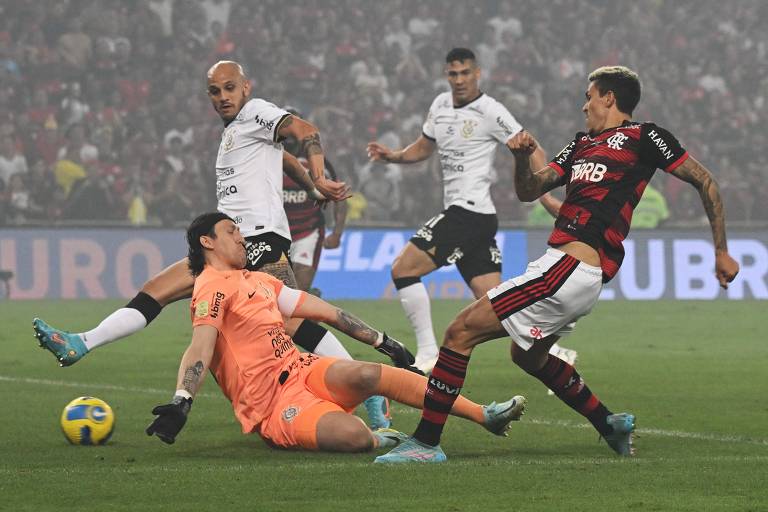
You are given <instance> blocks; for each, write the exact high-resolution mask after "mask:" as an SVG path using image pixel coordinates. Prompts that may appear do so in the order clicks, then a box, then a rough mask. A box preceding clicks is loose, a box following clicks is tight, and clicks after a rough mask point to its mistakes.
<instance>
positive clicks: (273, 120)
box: [243, 99, 291, 142]
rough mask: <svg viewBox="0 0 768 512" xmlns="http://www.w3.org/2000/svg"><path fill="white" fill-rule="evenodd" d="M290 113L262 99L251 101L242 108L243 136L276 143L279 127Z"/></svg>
mask: <svg viewBox="0 0 768 512" xmlns="http://www.w3.org/2000/svg"><path fill="white" fill-rule="evenodd" d="M290 115H291V114H290V113H289V112H287V111H286V110H283V109H282V108H280V107H278V106H276V105H274V104H272V103H270V102H268V101H264V100H262V99H253V100H251V101H249V102H248V103H247V104H246V107H245V108H244V116H245V119H244V123H243V125H244V127H245V132H246V133H245V134H246V135H250V136H251V137H254V138H257V139H265V140H269V141H271V142H278V140H279V136H278V132H279V131H280V125H281V124H282V123H283V122H285V120H286V119H288V117H290Z"/></svg>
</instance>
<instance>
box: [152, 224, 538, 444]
mask: <svg viewBox="0 0 768 512" xmlns="http://www.w3.org/2000/svg"><path fill="white" fill-rule="evenodd" d="M187 241H188V244H189V258H188V261H189V265H190V270H191V272H192V273H193V274H194V275H195V276H197V279H196V280H195V286H194V292H193V295H192V303H191V315H192V325H193V331H192V340H191V343H190V345H189V347H188V348H187V350H186V352H185V353H184V356H183V357H182V359H181V364H180V366H179V372H178V380H177V386H176V387H177V391H176V393H175V396H174V397H173V400H172V401H171V403H169V404H166V405H161V406H158V407H155V409H154V410H153V411H152V413H153V414H155V415H157V418H155V420H154V421H153V422H152V424H151V425H150V426H149V427H148V428H147V430H146V432H147V434H148V435H152V434H154V435H157V436H158V437H159V438H160V439H161V440H163V441H164V442H166V443H169V444H171V443H173V442H174V441H175V439H176V435H177V434H178V433H179V431H180V430H181V428H182V427H183V426H184V424H185V423H186V419H187V414H188V413H189V411H190V408H191V405H192V399H193V398H194V396H195V394H196V393H197V391H198V390H199V389H200V385H201V384H202V381H203V378H204V377H205V373H206V370H210V371H211V373H213V375H214V377H215V380H216V382H217V384H218V385H219V387H220V388H221V390H222V391H223V392H224V395H226V397H227V398H228V399H229V400H230V402H231V403H232V407H233V409H234V413H235V416H236V417H237V419H238V421H239V422H240V424H241V426H242V430H243V433H246V434H248V433H252V432H256V433H258V434H259V435H260V436H261V437H262V438H263V439H264V440H265V441H267V442H268V443H269V444H270V445H272V446H276V447H281V448H303V449H306V450H325V451H340V452H361V451H367V450H371V449H374V448H377V447H391V446H395V445H397V443H399V442H400V441H401V440H402V439H406V438H407V436H405V435H404V434H402V433H400V432H397V431H394V430H391V429H385V430H378V431H376V432H371V430H370V429H368V427H366V426H365V424H364V423H363V422H362V421H360V419H359V418H357V417H355V416H353V415H351V414H350V411H352V410H353V409H354V408H355V406H356V405H358V404H359V403H361V402H362V401H363V400H365V399H366V398H368V397H369V396H371V395H374V394H383V395H386V396H388V397H389V398H391V399H393V400H397V401H400V402H402V403H405V404H407V405H410V406H413V407H421V405H422V397H423V393H424V388H425V386H426V378H425V377H423V376H420V375H417V374H415V373H412V372H409V371H406V370H402V369H397V368H392V367H389V366H385V365H381V364H373V363H362V362H357V361H347V360H339V359H335V358H329V357H317V356H315V355H312V354H301V353H299V351H298V350H296V347H295V346H294V344H293V342H292V341H291V338H290V337H289V336H288V334H287V333H286V332H285V326H284V320H283V318H284V317H285V318H290V317H302V318H304V317H306V318H312V319H314V320H316V321H322V322H325V323H327V324H329V325H332V326H333V327H336V328H337V329H339V330H341V331H342V332H344V333H346V334H348V335H349V336H351V337H353V338H355V339H357V340H359V341H361V342H363V343H367V344H370V345H373V346H377V345H379V344H381V343H382V342H384V341H385V340H387V336H386V334H384V333H381V332H378V331H376V330H375V329H373V328H371V327H369V326H368V325H366V324H365V322H363V321H361V320H359V319H358V318H356V317H354V316H353V315H351V314H349V313H347V312H346V311H343V310H341V309H338V308H335V307H333V306H332V305H330V304H328V303H327V302H325V301H323V300H321V299H319V298H317V297H314V296H312V295H310V294H308V293H306V292H303V291H300V290H296V289H293V288H290V287H288V286H286V285H285V284H284V283H283V282H282V281H281V280H279V279H275V278H274V277H272V276H270V275H268V274H265V273H262V272H251V271H248V270H243V268H244V267H245V265H246V251H245V249H244V246H245V239H244V238H243V236H242V235H241V234H240V230H239V229H238V227H237V224H236V223H235V222H234V221H233V220H232V219H231V218H230V217H229V216H227V215H226V214H224V213H219V212H215V213H207V214H203V215H201V216H199V217H198V218H197V219H195V220H194V221H193V222H192V224H191V225H190V227H189V229H188V230H187ZM524 407H525V398H523V397H521V396H516V397H514V398H512V399H511V400H509V401H507V402H504V403H501V404H496V403H492V404H490V405H489V406H481V405H478V404H475V403H473V402H471V401H470V400H467V399H466V398H464V397H457V399H456V401H455V403H454V405H453V408H452V411H451V413H452V414H454V415H456V416H460V417H463V418H466V419H468V420H471V421H474V422H475V423H478V424H480V425H482V426H484V427H485V428H486V429H487V430H489V431H490V432H492V433H494V434H497V435H506V431H507V429H508V428H509V423H510V422H511V421H514V420H518V419H520V416H521V415H522V414H523V410H524Z"/></svg>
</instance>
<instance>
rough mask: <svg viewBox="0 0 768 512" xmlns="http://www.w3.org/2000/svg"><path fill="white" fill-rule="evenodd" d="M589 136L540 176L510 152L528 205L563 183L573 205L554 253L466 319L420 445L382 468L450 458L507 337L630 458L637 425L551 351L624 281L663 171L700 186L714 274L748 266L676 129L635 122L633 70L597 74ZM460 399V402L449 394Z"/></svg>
mask: <svg viewBox="0 0 768 512" xmlns="http://www.w3.org/2000/svg"><path fill="white" fill-rule="evenodd" d="M586 96H587V101H586V103H585V104H584V107H583V109H582V110H583V111H584V113H585V114H586V125H587V131H586V132H580V133H577V134H576V137H575V138H574V139H573V141H572V142H571V143H570V144H568V145H567V146H565V148H563V150H562V151H560V153H558V155H557V156H556V157H555V158H554V160H552V161H551V162H550V163H549V164H548V165H547V166H544V167H542V168H540V169H539V170H537V171H533V170H532V167H531V166H532V164H533V162H531V160H533V158H531V156H532V155H533V154H534V153H535V151H536V149H537V145H536V141H535V140H534V138H533V137H531V135H530V134H528V133H526V132H520V133H518V134H517V135H515V136H514V137H513V138H512V139H510V141H509V142H508V143H507V145H508V146H509V148H510V150H511V151H512V152H513V153H514V155H515V188H516V191H517V195H518V197H519V198H520V200H522V201H533V200H535V199H536V198H537V197H539V196H541V194H544V193H546V192H547V191H549V190H552V189H554V188H555V187H558V186H563V185H565V187H566V197H565V201H564V203H563V205H562V207H561V208H560V215H559V216H558V218H557V220H556V221H555V227H554V230H553V231H552V234H551V236H550V238H549V245H550V246H551V248H550V249H548V250H547V252H546V254H544V256H542V257H541V258H539V259H538V260H536V261H534V262H532V263H530V264H529V265H528V268H527V270H526V271H525V273H524V274H523V275H521V276H518V277H515V278H513V279H510V280H508V281H506V282H504V283H503V284H502V285H501V286H498V287H496V288H494V289H493V290H491V291H489V292H488V294H487V295H486V296H485V297H482V298H480V299H478V300H477V301H475V302H474V303H473V304H471V305H470V306H469V307H467V308H466V309H465V310H464V311H462V312H461V313H460V314H459V315H458V317H456V319H455V320H454V321H453V322H452V323H451V325H450V326H449V327H448V330H447V331H446V333H445V340H444V342H443V346H442V348H441V349H440V357H439V359H438V361H437V364H436V365H435V369H434V370H433V371H432V375H431V377H430V379H429V385H428V387H427V391H426V395H425V398H424V412H423V414H422V417H421V421H420V423H419V425H418V427H417V428H416V432H415V433H414V434H413V437H412V438H411V439H410V440H408V441H407V442H405V443H403V444H401V445H400V446H399V447H397V448H395V449H394V450H393V451H391V452H389V453H388V454H386V455H382V456H381V457H378V458H377V459H376V462H384V463H396V462H411V461H430V462H440V461H442V460H445V454H444V453H443V451H442V450H441V448H440V446H439V443H440V436H441V434H442V431H443V427H444V425H445V421H446V419H447V413H448V411H450V410H451V404H452V403H453V400H454V399H455V397H456V396H457V393H458V392H459V390H460V389H461V387H462V385H463V383H464V377H465V374H466V369H467V365H468V364H469V358H470V355H471V354H472V350H473V349H474V347H475V346H476V345H479V344H480V343H484V342H486V341H489V340H493V339H496V338H500V337H502V336H505V335H509V336H510V337H511V338H512V341H513V343H512V360H513V361H514V362H515V363H516V364H517V365H518V366H520V367H521V368H522V369H523V370H525V371H526V372H527V373H529V374H531V375H532V376H534V377H536V378H537V379H539V380H540V381H541V382H543V383H544V385H545V386H547V387H548V388H549V389H551V390H552V391H554V393H555V395H557V397H559V398H560V399H561V400H562V401H563V402H565V403H566V404H567V405H568V406H569V407H571V408H572V409H574V410H575V411H576V412H578V413H579V414H581V415H582V416H584V417H585V418H587V420H589V422H590V423H591V424H592V425H593V426H594V427H595V429H596V430H597V431H598V432H599V433H600V435H601V436H602V437H603V438H604V439H605V440H606V441H607V442H608V445H609V446H610V447H611V448H612V449H613V450H614V451H615V452H616V453H618V454H619V455H623V456H629V455H632V454H633V452H634V450H633V447H632V432H633V431H634V429H635V417H634V415H632V414H629V413H618V414H614V413H612V412H611V410H609V409H608V407H607V406H606V405H605V404H603V403H602V402H601V401H600V400H599V399H598V398H597V396H595V395H594V394H593V393H592V391H591V390H590V389H589V388H588V387H587V385H586V383H585V382H584V380H583V379H582V378H581V376H580V375H579V373H578V372H577V371H576V370H575V369H574V368H573V366H572V365H570V364H568V363H566V362H564V361H562V360H560V359H558V358H555V357H553V356H552V355H550V354H549V353H548V350H549V347H550V345H552V343H554V342H556V341H557V340H558V339H559V338H560V337H561V336H564V335H567V334H569V333H570V332H571V331H573V328H574V326H575V323H576V321H577V320H578V319H579V318H581V317H582V316H584V315H586V314H588V313H589V312H590V311H591V310H592V308H593V307H594V305H595V303H596V302H597V299H598V297H599V295H600V291H601V289H602V287H603V283H604V282H608V281H610V280H611V278H613V277H614V276H615V275H616V272H617V271H618V270H619V266H620V265H621V262H622V259H623V258H624V247H623V245H622V241H623V240H624V238H625V237H626V236H627V233H628V232H629V227H630V222H631V220H632V210H633V209H634V207H635V206H636V205H637V203H638V202H639V201H640V197H641V196H642V194H643V190H644V189H645V187H646V185H647V184H648V182H649V181H650V179H651V177H652V176H653V173H654V172H655V171H656V169H657V168H660V169H663V170H664V171H665V172H668V173H670V174H672V175H673V176H675V177H677V178H679V179H681V180H683V181H686V182H688V183H690V184H691V185H693V186H694V187H696V189H697V190H698V191H699V195H700V196H701V201H702V203H703V205H704V210H705V211H706V213H707V217H708V218H709V223H710V226H711V228H712V239H713V241H714V246H715V275H716V276H717V280H718V281H719V283H720V286H722V287H723V288H727V287H728V283H729V282H731V281H732V280H733V279H734V278H735V277H736V274H737V273H738V271H739V265H738V263H736V261H734V259H733V258H731V256H730V255H729V254H728V245H727V242H726V236H725V215H724V213H723V203H722V200H721V198H720V193H719V191H718V186H717V183H716V182H715V180H714V178H713V177H712V173H710V172H709V171H708V170H707V169H706V168H705V167H704V166H703V165H701V164H700V163H699V162H698V161H696V159H694V158H693V157H691V156H690V155H689V154H688V152H687V151H686V150H685V149H683V148H682V146H681V145H680V143H679V142H678V141H677V139H676V138H675V137H674V136H673V135H672V134H671V133H670V132H668V131H667V130H665V129H663V128H661V127H659V126H657V125H655V124H653V123H641V122H636V121H632V111H633V110H634V109H635V107H636V106H637V103H638V102H639V101H640V79H639V78H638V76H637V74H636V73H635V72H634V71H632V70H630V69H628V68H625V67H623V66H611V67H602V68H598V69H596V70H595V71H593V72H592V73H591V74H590V75H589V87H588V88H587V91H586ZM446 390H451V392H446Z"/></svg>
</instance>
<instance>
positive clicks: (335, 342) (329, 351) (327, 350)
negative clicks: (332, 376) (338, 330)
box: [314, 331, 352, 359]
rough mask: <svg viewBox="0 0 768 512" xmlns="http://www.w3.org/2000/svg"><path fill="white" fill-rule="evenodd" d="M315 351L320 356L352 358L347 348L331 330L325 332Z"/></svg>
mask: <svg viewBox="0 0 768 512" xmlns="http://www.w3.org/2000/svg"><path fill="white" fill-rule="evenodd" d="M314 353H315V354H317V355H319V356H326V357H337V358H339V359H352V356H351V355H349V352H347V349H345V348H344V345H342V344H341V342H340V341H339V339H338V338H337V337H336V336H334V334H333V333H332V332H331V331H328V332H326V333H325V336H323V338H322V339H321V340H320V343H318V344H317V346H316V347H315V350H314Z"/></svg>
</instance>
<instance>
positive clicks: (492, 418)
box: [483, 395, 528, 437]
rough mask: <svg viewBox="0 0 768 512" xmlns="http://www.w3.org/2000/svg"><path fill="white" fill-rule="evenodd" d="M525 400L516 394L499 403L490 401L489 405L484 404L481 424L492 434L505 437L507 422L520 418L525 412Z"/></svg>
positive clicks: (507, 428) (507, 427)
mask: <svg viewBox="0 0 768 512" xmlns="http://www.w3.org/2000/svg"><path fill="white" fill-rule="evenodd" d="M527 402H528V401H527V400H526V399H525V397H524V396H520V395H517V396H515V397H512V398H510V399H509V400H507V401H506V402H501V403H500V404H497V403H496V402H491V403H490V405H484V406H483V417H484V418H485V421H484V422H483V426H484V427H485V428H486V430H488V432H490V433H492V434H496V435H497V436H505V437H506V435H507V430H509V424H510V423H511V422H513V421H518V420H520V417H521V416H522V415H523V414H525V404H526V403H527Z"/></svg>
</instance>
